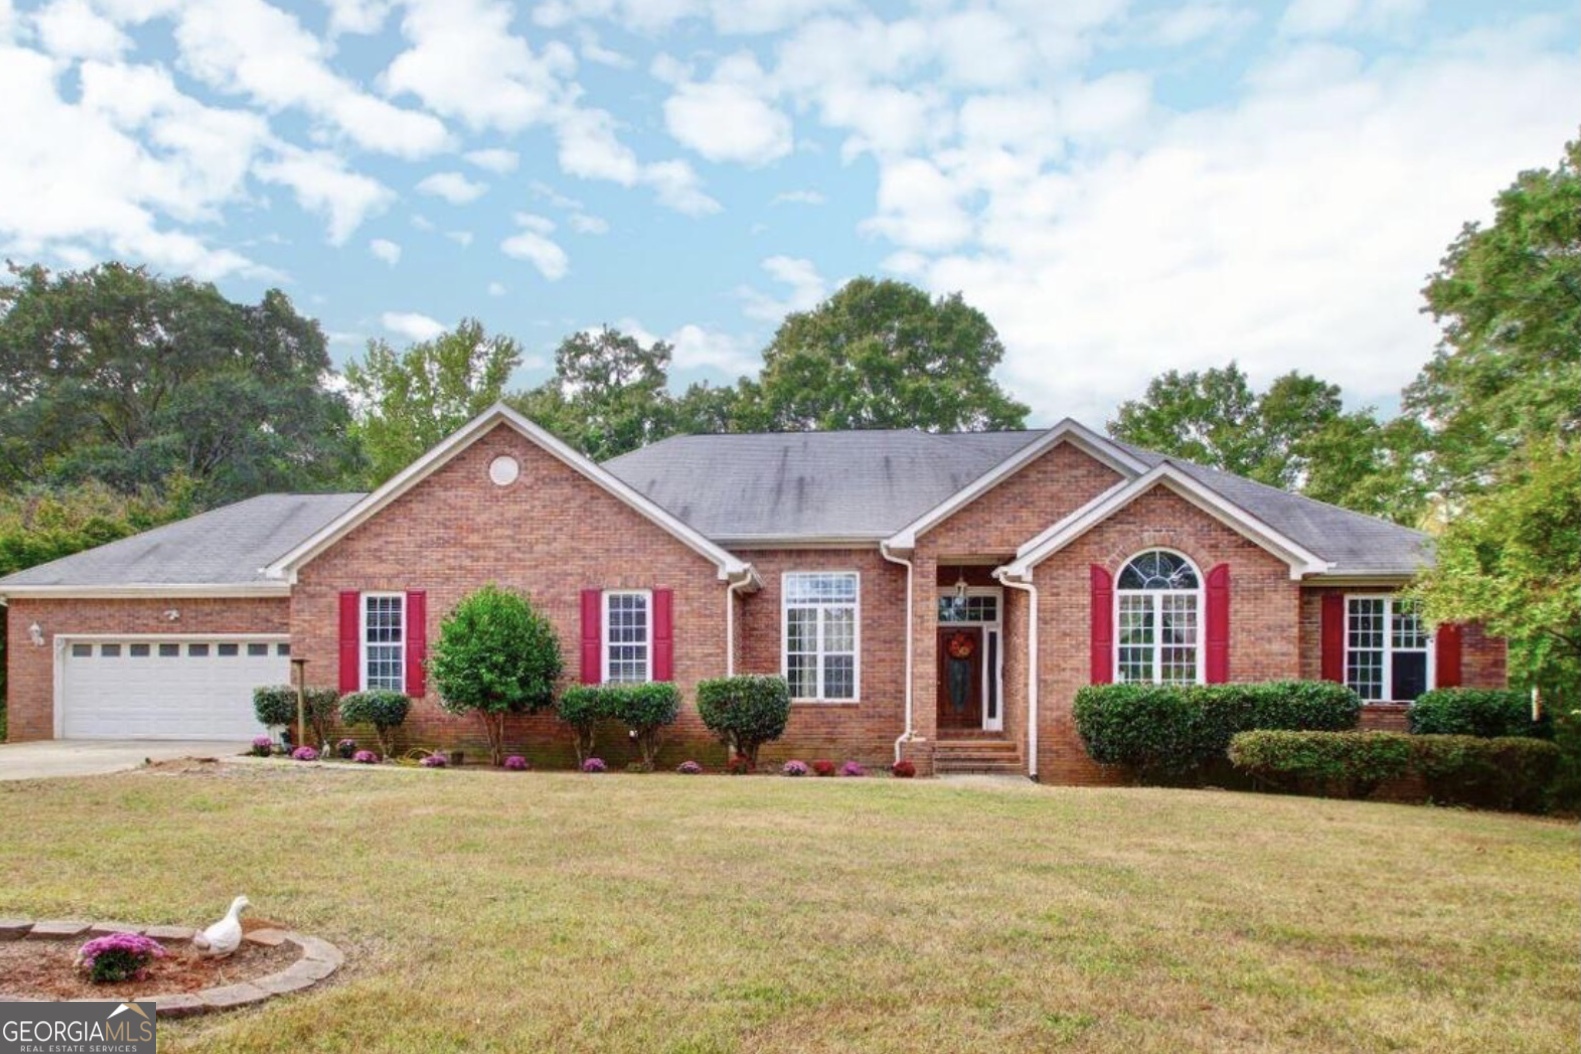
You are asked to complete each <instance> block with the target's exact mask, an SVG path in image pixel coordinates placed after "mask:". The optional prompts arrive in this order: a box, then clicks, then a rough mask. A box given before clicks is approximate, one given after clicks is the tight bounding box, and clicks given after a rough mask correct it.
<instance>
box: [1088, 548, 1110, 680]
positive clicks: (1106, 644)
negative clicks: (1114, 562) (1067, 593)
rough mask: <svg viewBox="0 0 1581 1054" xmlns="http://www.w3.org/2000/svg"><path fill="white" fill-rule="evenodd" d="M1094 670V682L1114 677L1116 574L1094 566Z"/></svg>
mask: <svg viewBox="0 0 1581 1054" xmlns="http://www.w3.org/2000/svg"><path fill="white" fill-rule="evenodd" d="M1091 666H1092V669H1091V672H1090V673H1089V675H1088V676H1089V678H1090V680H1091V681H1092V683H1093V684H1109V683H1110V682H1112V681H1113V680H1114V576H1113V575H1111V574H1109V572H1108V571H1106V570H1104V569H1103V568H1102V567H1099V566H1098V565H1097V564H1093V565H1092V663H1091Z"/></svg>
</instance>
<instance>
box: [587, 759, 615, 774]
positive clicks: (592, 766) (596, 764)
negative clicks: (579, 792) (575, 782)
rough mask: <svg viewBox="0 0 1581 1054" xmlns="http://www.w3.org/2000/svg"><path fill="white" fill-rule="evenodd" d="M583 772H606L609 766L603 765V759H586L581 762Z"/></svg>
mask: <svg viewBox="0 0 1581 1054" xmlns="http://www.w3.org/2000/svg"><path fill="white" fill-rule="evenodd" d="M582 771H583V772H608V771H609V766H608V765H606V764H604V759H603V758H588V759H587V760H586V761H584V762H582Z"/></svg>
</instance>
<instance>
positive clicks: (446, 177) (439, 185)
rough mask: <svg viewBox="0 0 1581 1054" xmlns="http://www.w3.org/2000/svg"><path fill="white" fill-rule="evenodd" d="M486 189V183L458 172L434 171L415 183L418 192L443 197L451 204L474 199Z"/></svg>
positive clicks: (463, 202)
mask: <svg viewBox="0 0 1581 1054" xmlns="http://www.w3.org/2000/svg"><path fill="white" fill-rule="evenodd" d="M488 189H489V188H488V184H486V183H478V182H475V181H473V180H470V179H468V178H467V177H466V176H464V175H462V174H461V173H460V172H435V173H434V174H433V175H431V176H428V177H427V178H425V179H424V180H423V181H422V182H420V183H418V184H417V190H418V193H421V194H432V195H433V196H434V197H436V198H444V199H445V200H446V201H448V202H450V204H452V205H465V204H467V203H468V202H471V201H476V200H478V199H479V198H481V197H482V196H483V192H484V191H486V190H488Z"/></svg>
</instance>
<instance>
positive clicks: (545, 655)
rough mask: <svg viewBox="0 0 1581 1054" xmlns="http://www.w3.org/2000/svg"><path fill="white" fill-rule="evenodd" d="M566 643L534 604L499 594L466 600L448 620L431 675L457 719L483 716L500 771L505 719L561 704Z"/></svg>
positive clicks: (487, 591)
mask: <svg viewBox="0 0 1581 1054" xmlns="http://www.w3.org/2000/svg"><path fill="white" fill-rule="evenodd" d="M560 669H561V664H560V642H559V641H558V640H557V639H556V638H555V635H554V627H553V626H551V625H550V624H549V620H548V619H547V618H545V617H544V616H543V615H541V614H539V613H538V612H537V611H535V610H534V609H533V606H532V605H531V604H530V603H529V602H528V601H527V598H526V597H524V596H522V595H521V594H519V593H512V592H509V591H507V590H503V589H500V588H498V587H496V586H484V587H483V588H482V589H480V590H478V591H477V592H476V593H473V594H472V595H471V596H468V597H466V598H464V599H463V600H462V601H461V603H459V604H457V605H456V607H455V610H453V611H451V612H450V614H449V615H447V616H446V617H445V621H444V624H443V625H442V626H441V627H440V630H439V641H438V642H437V644H436V645H435V647H434V653H433V655H432V656H431V657H430V658H429V660H428V672H429V673H430V674H431V675H432V676H433V679H434V683H435V684H436V685H437V686H438V688H439V702H440V705H441V706H443V707H444V708H445V709H446V710H447V711H449V712H450V713H452V714H466V713H475V714H477V715H478V719H479V720H480V721H481V722H482V723H483V731H484V734H485V735H486V736H487V737H488V743H489V753H490V755H491V756H492V758H493V761H494V764H496V765H499V764H503V763H504V760H505V717H506V715H507V714H520V713H528V712H531V711H535V710H540V709H542V708H543V707H545V706H548V705H549V704H550V703H551V702H552V701H553V700H554V685H555V681H556V679H558V678H559V676H560Z"/></svg>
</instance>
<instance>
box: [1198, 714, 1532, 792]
mask: <svg viewBox="0 0 1581 1054" xmlns="http://www.w3.org/2000/svg"><path fill="white" fill-rule="evenodd" d="M1559 753H1560V752H1559V748H1558V747H1556V746H1555V745H1554V744H1552V743H1549V742H1546V741H1544V740H1541V739H1530V738H1526V737H1521V736H1506V737H1503V738H1499V739H1484V738H1481V737H1478V736H1437V735H1425V736H1424V735H1404V734H1401V733H1398V732H1275V731H1264V732H1243V733H1241V734H1240V735H1238V736H1236V737H1235V738H1234V739H1233V740H1232V741H1231V743H1230V755H1229V756H1230V761H1231V762H1232V763H1233V764H1234V765H1235V767H1236V768H1238V769H1241V770H1242V771H1244V772H1247V773H1249V774H1250V775H1252V776H1253V777H1254V778H1256V779H1258V780H1259V781H1261V782H1265V783H1269V784H1271V785H1273V786H1276V787H1281V788H1283V789H1286V790H1295V791H1300V792H1302V793H1312V794H1328V795H1335V796H1339V797H1351V798H1365V797H1367V796H1368V795H1369V794H1371V793H1372V792H1373V791H1374V790H1375V789H1376V788H1377V786H1378V784H1380V783H1381V782H1383V781H1384V780H1387V779H1393V778H1395V777H1397V776H1406V775H1416V776H1418V777H1420V778H1421V780H1422V783H1423V785H1424V786H1425V788H1426V790H1427V795H1428V798H1429V799H1430V800H1431V801H1433V802H1436V803H1437V804H1440V805H1473V806H1476V807H1478V808H1483V809H1503V810H1510V811H1515V812H1546V811H1547V810H1548V809H1549V807H1550V806H1551V805H1552V804H1553V802H1552V793H1551V792H1552V790H1553V788H1554V776H1555V773H1556V772H1557V770H1558V766H1559Z"/></svg>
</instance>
